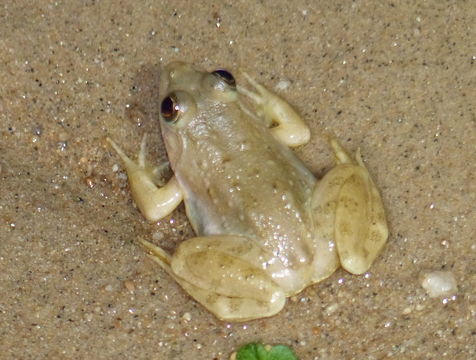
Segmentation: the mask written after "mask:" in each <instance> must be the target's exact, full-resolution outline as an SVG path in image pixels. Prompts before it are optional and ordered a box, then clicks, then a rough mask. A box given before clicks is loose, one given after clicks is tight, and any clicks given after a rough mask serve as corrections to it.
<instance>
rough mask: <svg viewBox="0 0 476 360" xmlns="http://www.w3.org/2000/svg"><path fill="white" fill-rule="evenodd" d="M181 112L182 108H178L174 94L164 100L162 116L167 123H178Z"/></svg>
mask: <svg viewBox="0 0 476 360" xmlns="http://www.w3.org/2000/svg"><path fill="white" fill-rule="evenodd" d="M179 112H180V106H178V104H177V98H176V96H175V95H174V94H169V95H168V96H166V97H165V98H164V100H162V105H160V114H161V115H162V118H163V119H164V120H165V121H166V122H168V123H170V122H175V121H177V119H178V116H179Z"/></svg>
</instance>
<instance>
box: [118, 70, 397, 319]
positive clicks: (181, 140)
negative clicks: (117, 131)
mask: <svg viewBox="0 0 476 360" xmlns="http://www.w3.org/2000/svg"><path fill="white" fill-rule="evenodd" d="M166 71H167V72H168V86H167V95H166V97H165V98H164V100H163V102H162V116H161V127H162V133H163V137H164V140H165V143H166V147H167V152H168V155H169V160H170V164H171V167H172V170H173V171H174V176H173V177H172V178H171V179H170V180H169V182H168V183H167V184H166V185H165V186H164V187H161V188H159V187H157V186H156V185H155V184H154V180H153V176H152V174H151V173H150V172H149V171H148V170H147V169H148V167H147V166H146V164H145V160H144V159H145V153H144V151H145V146H142V148H141V154H140V156H139V163H138V164H136V163H133V162H132V161H131V160H129V159H128V158H127V156H126V155H125V154H124V153H122V151H121V150H120V149H119V148H118V147H117V145H115V144H114V143H113V146H114V147H115V149H116V150H117V151H118V152H119V154H120V155H121V157H122V159H123V160H124V161H125V163H126V169H127V172H128V175H129V181H130V184H131V189H132V192H133V197H134V200H135V201H136V203H137V204H138V206H139V208H140V209H141V211H142V212H143V214H144V215H145V216H146V217H147V218H148V219H149V220H157V219H160V218H162V217H163V216H165V215H167V214H169V213H170V212H171V211H173V209H174V208H175V207H176V206H177V205H178V204H179V203H180V202H181V201H182V200H183V201H184V202H185V208H186V211H187V215H188V218H189V219H190V222H191V223H192V226H193V228H194V230H195V232H196V234H197V237H195V238H192V239H189V240H187V241H185V242H183V243H182V244H181V245H180V246H179V248H178V250H177V251H176V253H175V254H174V255H173V256H170V255H168V254H167V253H165V252H164V251H163V250H162V249H160V248H158V247H156V246H154V245H152V244H150V243H148V242H145V241H142V243H143V244H144V245H145V246H146V247H147V248H148V249H149V250H150V251H151V252H152V254H153V258H154V259H155V260H156V261H157V262H158V263H159V264H160V265H161V266H162V267H163V268H164V269H165V270H166V271H167V272H168V273H169V274H170V275H172V276H173V277H174V278H175V279H176V280H177V281H178V282H179V283H180V285H181V286H182V287H183V288H184V289H185V290H186V291H187V292H188V293H189V294H190V295H192V296H193V297H194V298H195V299H196V300H197V301H199V302H200V303H201V304H203V305H204V306H205V307H207V308H208V309H209V310H210V311H211V312H213V313H214V314H215V315H217V316H218V317H219V318H221V319H226V320H231V321H233V320H234V321H243V320H248V319H254V318H260V317H266V316H271V315H273V314H275V313H277V312H278V311H279V310H281V308H282V307H283V306H284V302H285V299H286V297H288V296H291V295H294V294H296V293H298V292H299V291H301V290H302V289H303V288H304V287H306V286H308V285H310V284H312V283H315V282H318V281H320V280H322V279H324V278H326V277H327V276H329V275H330V274H332V273H333V272H334V271H335V269H336V268H337V267H338V266H339V264H341V265H342V266H343V267H344V268H345V269H346V270H348V271H350V272H352V273H356V274H360V273H363V272H365V271H366V270H367V269H368V267H369V266H370V264H371V262H372V261H373V259H374V258H375V257H376V255H377V254H378V253H379V251H380V250H381V248H382V246H383V245H384V243H385V241H386V239H387V235H388V231H387V226H386V222H385V216H384V211H383V206H382V203H381V200H380V196H379V194H378V191H377V189H376V187H375V185H374V184H373V182H372V180H371V178H370V176H369V174H368V172H367V170H366V169H365V167H364V164H363V162H362V160H361V159H360V155H359V154H358V153H357V156H356V159H355V160H354V159H352V158H351V157H350V156H349V155H348V154H347V153H346V152H345V151H344V150H343V149H342V148H341V146H340V145H339V144H338V142H337V141H336V140H334V139H329V140H330V144H331V146H332V148H333V150H334V152H335V155H336V159H337V163H338V166H336V167H335V168H334V169H332V170H331V171H330V172H329V173H328V174H326V176H325V177H324V178H323V179H322V180H321V181H319V182H317V180H316V179H315V177H314V176H313V175H312V174H311V173H310V172H309V170H308V169H307V168H306V167H305V166H304V164H303V163H302V162H301V161H300V160H299V159H298V158H297V157H296V156H295V155H294V153H293V152H292V151H291V150H290V149H289V148H288V146H298V145H301V144H304V143H306V142H307V141H308V140H309V129H308V128H307V126H306V125H305V123H304V122H303V121H302V119H301V118H300V117H299V115H297V113H296V112H295V111H294V110H293V109H292V108H291V107H290V106H289V105H288V104H287V103H286V102H284V100H282V99H281V98H279V97H278V96H277V95H275V94H273V93H271V92H270V91H268V90H266V89H265V88H264V87H262V86H261V85H259V84H257V83H255V82H254V81H253V80H252V79H249V80H250V82H251V83H252V84H253V86H254V87H255V88H256V89H257V91H258V94H255V93H253V92H250V91H248V90H246V89H244V88H241V87H238V88H236V86H235V84H234V79H233V78H232V77H231V75H230V74H229V73H227V72H224V71H216V72H213V73H205V72H200V71H197V70H195V69H194V68H192V67H191V66H190V65H188V64H184V63H172V64H170V65H169V66H168V67H167V68H166ZM244 97H249V98H250V99H251V100H252V101H253V102H254V103H255V105H256V108H257V110H255V113H253V112H252V111H251V110H249V109H248V108H247V107H246V104H245V103H244V102H243V98H244ZM271 125H277V126H273V127H272V126H271Z"/></svg>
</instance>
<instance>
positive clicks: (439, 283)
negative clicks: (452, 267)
mask: <svg viewBox="0 0 476 360" xmlns="http://www.w3.org/2000/svg"><path fill="white" fill-rule="evenodd" d="M421 286H423V288H424V289H425V290H426V292H427V293H428V295H429V296H430V297H432V298H436V297H441V296H447V295H454V294H455V293H456V290H457V284H456V279H455V277H454V275H453V274H452V273H451V272H449V271H433V272H429V273H426V274H424V275H423V281H422V283H421Z"/></svg>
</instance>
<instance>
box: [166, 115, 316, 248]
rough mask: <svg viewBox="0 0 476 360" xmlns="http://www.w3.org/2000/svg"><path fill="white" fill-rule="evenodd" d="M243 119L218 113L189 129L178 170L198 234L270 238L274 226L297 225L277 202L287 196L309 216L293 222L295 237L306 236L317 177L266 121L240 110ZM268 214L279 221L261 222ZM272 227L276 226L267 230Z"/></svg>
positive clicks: (200, 120)
mask: <svg viewBox="0 0 476 360" xmlns="http://www.w3.org/2000/svg"><path fill="white" fill-rule="evenodd" d="M227 111H230V109H227ZM234 111H237V110H236V109H235V110H234ZM227 115H229V114H227ZM238 115H239V116H236V117H233V116H232V117H231V118H230V117H228V118H227V119H226V120H224V116H225V115H224V114H221V113H220V112H219V111H217V113H216V114H215V116H211V120H210V118H209V119H199V120H197V124H195V126H194V127H192V128H191V129H188V130H187V132H188V133H187V134H186V137H185V140H184V141H185V144H184V145H185V146H184V152H183V153H182V158H181V160H180V162H179V164H177V166H176V168H175V171H176V176H177V179H178V180H179V182H180V183H181V184H182V186H183V188H184V190H185V205H186V208H187V214H188V215H189V219H190V221H191V223H192V226H193V227H194V229H195V231H196V232H197V235H211V234H237V235H249V236H256V234H262V235H263V236H266V237H267V238H268V239H269V237H270V236H271V235H272V233H273V231H272V230H275V231H276V229H275V228H274V227H275V226H277V225H282V224H280V222H283V221H287V222H293V221H294V222H296V221H295V220H294V219H292V218H289V217H284V216H283V212H285V211H286V209H284V204H283V202H282V201H279V200H278V199H277V198H276V197H277V196H278V197H281V196H282V195H283V193H284V192H285V193H287V194H288V202H289V203H291V204H293V206H292V208H293V209H294V208H297V210H299V212H300V213H301V214H302V215H303V217H304V219H303V221H304V223H303V224H302V225H299V224H298V223H297V222H296V223H295V224H293V227H294V231H293V232H295V234H294V236H298V235H296V234H302V232H304V231H305V230H306V229H309V226H311V225H310V224H309V223H308V222H309V219H307V215H308V213H307V209H305V204H306V203H308V201H307V200H308V199H307V197H309V196H310V194H311V191H312V188H313V186H314V184H315V179H314V176H313V175H312V174H311V173H310V172H309V170H307V168H306V167H305V166H304V165H303V164H302V162H301V161H300V160H299V159H298V158H297V157H296V156H295V155H294V153H293V152H292V150H290V149H289V148H287V147H285V146H283V145H281V144H280V143H278V142H277V141H276V139H275V138H274V137H273V136H272V134H271V133H270V131H269V129H268V128H266V127H265V125H264V123H262V122H260V121H259V120H257V119H252V118H250V117H248V116H244V114H243V113H242V112H241V111H239V114H238ZM205 121H206V123H205ZM243 147H244V149H243ZM206 165H208V166H206ZM293 173H294V175H293ZM237 175H239V176H240V178H239V179H236V176H237ZM229 177H230V178H229ZM290 180H291V181H292V182H293V184H292V185H290V184H289V181H290ZM237 187H240V191H237ZM305 189H308V190H309V191H308V193H306V192H305ZM230 190H233V192H231V191H230ZM275 190H276V191H277V193H276V194H275V193H274V191H275ZM213 199H216V201H217V204H215V203H214V201H213ZM228 202H230V204H228ZM277 205H283V207H280V206H277ZM240 215H242V218H240ZM263 216H268V217H272V218H274V219H276V220H274V221H275V222H276V223H273V221H271V222H266V221H264V222H263V221H261V222H260V221H257V219H258V218H259V217H263ZM223 217H224V218H225V221H223V220H222V218H223ZM267 225H269V226H270V227H271V228H270V229H266V227H267ZM301 227H303V228H302V229H300V228H301ZM288 228H289V227H288ZM266 234H268V235H266ZM285 235H288V236H293V234H289V233H288V234H285ZM277 245H278V244H276V243H273V242H272V240H271V239H270V240H269V241H268V242H267V243H266V244H265V246H267V247H271V248H275V247H276V246H277ZM296 245H297V244H296ZM302 245H303V246H304V244H302ZM302 250H303V251H304V252H305V250H304V249H302ZM297 251H298V252H300V251H299V250H297Z"/></svg>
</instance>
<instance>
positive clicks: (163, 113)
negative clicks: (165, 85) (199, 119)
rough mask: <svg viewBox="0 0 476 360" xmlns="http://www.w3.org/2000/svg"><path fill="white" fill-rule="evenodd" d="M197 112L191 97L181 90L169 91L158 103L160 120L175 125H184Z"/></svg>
mask: <svg viewBox="0 0 476 360" xmlns="http://www.w3.org/2000/svg"><path fill="white" fill-rule="evenodd" d="M196 113H197V104H196V103H195V101H194V99H193V97H192V96H191V95H190V94H189V93H187V92H185V91H181V90H175V91H172V92H171V93H169V94H168V95H167V96H166V97H164V99H163V100H162V104H161V105H160V118H161V120H162V121H164V122H166V123H168V124H170V125H173V126H175V127H179V128H180V127H182V126H186V125H187V124H188V123H189V122H190V121H191V120H192V119H193V117H194V116H195V114H196Z"/></svg>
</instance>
